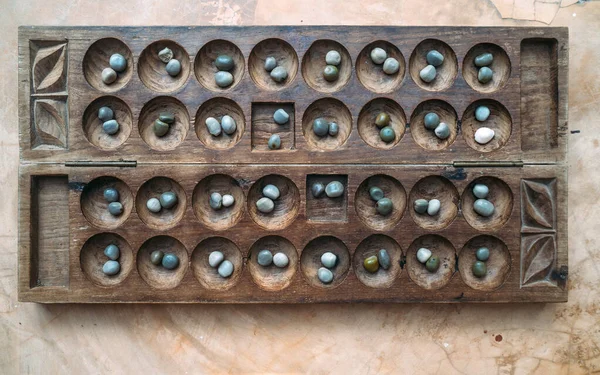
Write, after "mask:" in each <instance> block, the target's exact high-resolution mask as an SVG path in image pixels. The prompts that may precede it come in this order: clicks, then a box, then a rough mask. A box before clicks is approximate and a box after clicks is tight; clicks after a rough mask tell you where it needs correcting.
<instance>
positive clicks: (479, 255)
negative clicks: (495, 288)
mask: <svg viewBox="0 0 600 375" xmlns="http://www.w3.org/2000/svg"><path fill="white" fill-rule="evenodd" d="M475 259H476V260H475V261H474V262H473V266H472V267H471V271H472V272H473V275H474V276H475V277H479V278H482V277H484V276H485V275H487V264H486V262H487V260H488V259H490V249H488V248H487V247H480V248H479V249H477V250H476V251H475Z"/></svg>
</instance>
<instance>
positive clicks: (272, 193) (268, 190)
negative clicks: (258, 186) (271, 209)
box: [262, 184, 279, 200]
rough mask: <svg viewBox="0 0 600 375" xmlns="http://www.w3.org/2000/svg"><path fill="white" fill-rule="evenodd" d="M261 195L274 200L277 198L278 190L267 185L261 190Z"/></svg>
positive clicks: (273, 186)
mask: <svg viewBox="0 0 600 375" xmlns="http://www.w3.org/2000/svg"><path fill="white" fill-rule="evenodd" d="M262 194H263V195H264V196H265V197H267V198H270V199H272V200H276V199H277V198H279V189H278V188H277V186H275V185H272V184H269V185H266V186H265V187H264V188H263V189H262Z"/></svg>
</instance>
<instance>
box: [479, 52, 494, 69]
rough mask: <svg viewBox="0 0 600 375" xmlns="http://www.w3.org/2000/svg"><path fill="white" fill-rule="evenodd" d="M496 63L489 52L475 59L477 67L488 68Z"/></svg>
mask: <svg viewBox="0 0 600 375" xmlns="http://www.w3.org/2000/svg"><path fill="white" fill-rule="evenodd" d="M493 61H494V55H492V54H491V53H489V52H486V53H482V54H481V55H479V56H477V57H475V66H488V65H490V64H491V63H492V62H493Z"/></svg>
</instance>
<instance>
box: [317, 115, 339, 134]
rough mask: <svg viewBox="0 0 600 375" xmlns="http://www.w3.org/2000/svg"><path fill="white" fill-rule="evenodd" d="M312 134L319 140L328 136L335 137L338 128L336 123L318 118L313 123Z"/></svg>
mask: <svg viewBox="0 0 600 375" xmlns="http://www.w3.org/2000/svg"><path fill="white" fill-rule="evenodd" d="M312 128H313V133H315V135H316V136H317V137H319V138H322V137H325V136H327V135H330V136H332V137H335V136H336V135H338V133H339V132H340V127H339V125H338V124H337V122H333V121H332V122H329V121H327V120H325V119H324V118H323V117H318V118H316V119H314V121H313V126H312Z"/></svg>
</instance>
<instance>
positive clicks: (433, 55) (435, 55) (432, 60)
mask: <svg viewBox="0 0 600 375" xmlns="http://www.w3.org/2000/svg"><path fill="white" fill-rule="evenodd" d="M426 60H427V64H429V65H433V66H440V65H442V63H443V62H444V55H442V54H441V53H439V52H438V51H436V50H434V49H433V50H431V51H429V52H427V57H426Z"/></svg>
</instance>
